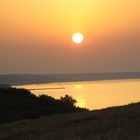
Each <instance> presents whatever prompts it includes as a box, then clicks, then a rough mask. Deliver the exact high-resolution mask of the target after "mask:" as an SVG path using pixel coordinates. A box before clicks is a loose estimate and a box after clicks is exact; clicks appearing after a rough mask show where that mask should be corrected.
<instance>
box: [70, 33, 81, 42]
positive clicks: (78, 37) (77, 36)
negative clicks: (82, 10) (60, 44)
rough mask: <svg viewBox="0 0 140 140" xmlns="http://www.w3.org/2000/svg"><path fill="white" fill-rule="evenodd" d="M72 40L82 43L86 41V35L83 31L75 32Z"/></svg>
mask: <svg viewBox="0 0 140 140" xmlns="http://www.w3.org/2000/svg"><path fill="white" fill-rule="evenodd" d="M72 41H73V42H74V43H75V44H80V43H82V42H83V41H84V36H83V34H81V33H75V34H73V36H72Z"/></svg>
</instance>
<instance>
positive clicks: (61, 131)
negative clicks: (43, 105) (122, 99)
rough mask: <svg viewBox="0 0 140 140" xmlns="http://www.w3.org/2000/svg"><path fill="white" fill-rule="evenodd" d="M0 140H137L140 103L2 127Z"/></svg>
mask: <svg viewBox="0 0 140 140" xmlns="http://www.w3.org/2000/svg"><path fill="white" fill-rule="evenodd" d="M0 140H140V103H136V104H130V105H127V106H121V107H113V108H107V109H103V110H97V111H92V112H81V113H74V114H65V115H56V116H51V117H46V118H41V119H37V120H28V121H19V122H16V123H9V124H2V125H0Z"/></svg>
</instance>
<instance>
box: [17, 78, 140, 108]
mask: <svg viewBox="0 0 140 140" xmlns="http://www.w3.org/2000/svg"><path fill="white" fill-rule="evenodd" d="M62 85H63V86H64V87H65V89H56V87H57V88H59V87H60V85H58V84H57V83H55V84H39V85H25V86H24V85H23V86H17V88H26V89H39V90H33V91H31V92H32V93H34V94H35V95H37V96H38V95H41V94H46V95H49V96H52V97H54V98H56V99H59V98H60V97H61V96H63V97H64V96H65V95H66V94H68V95H70V96H72V97H73V98H74V99H76V100H77V103H76V106H79V107H85V108H88V109H90V110H92V109H101V108H106V107H111V106H118V105H125V104H129V103H132V102H139V101H140V88H139V87H140V80H135V79H134V80H108V81H93V82H84V83H74V82H70V83H63V84H61V86H62ZM44 88H46V90H44ZM41 89H42V90H41Z"/></svg>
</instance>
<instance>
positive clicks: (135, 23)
mask: <svg viewBox="0 0 140 140" xmlns="http://www.w3.org/2000/svg"><path fill="white" fill-rule="evenodd" d="M75 32H81V33H83V34H84V36H85V41H84V42H83V43H82V44H80V45H78V46H76V45H74V44H73V43H72V40H71V36H72V34H73V33H75ZM121 71H123V72H125V71H140V0H0V74H7V73H87V72H88V73H91V72H121Z"/></svg>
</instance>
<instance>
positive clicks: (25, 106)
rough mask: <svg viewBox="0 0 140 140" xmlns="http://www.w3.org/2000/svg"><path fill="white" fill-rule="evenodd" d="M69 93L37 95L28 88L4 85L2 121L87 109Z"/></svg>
mask: <svg viewBox="0 0 140 140" xmlns="http://www.w3.org/2000/svg"><path fill="white" fill-rule="evenodd" d="M75 103H76V100H75V99H73V98H72V97H71V96H69V95H65V97H61V98H60V99H55V98H53V97H50V96H47V95H40V96H39V97H38V96H35V95H34V94H32V93H31V92H30V91H28V90H26V89H16V88H11V87H9V86H6V85H3V87H2V86H1V88H0V123H6V122H13V121H18V120H23V119H36V118H40V117H43V116H50V115H54V114H63V113H72V112H79V111H87V109H84V108H79V107H76V106H75Z"/></svg>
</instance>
